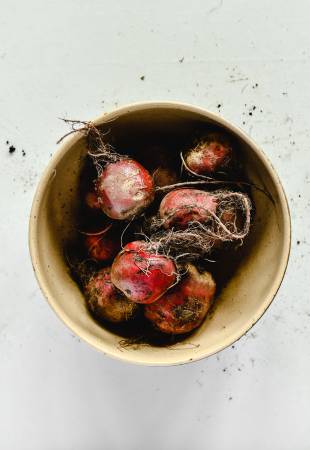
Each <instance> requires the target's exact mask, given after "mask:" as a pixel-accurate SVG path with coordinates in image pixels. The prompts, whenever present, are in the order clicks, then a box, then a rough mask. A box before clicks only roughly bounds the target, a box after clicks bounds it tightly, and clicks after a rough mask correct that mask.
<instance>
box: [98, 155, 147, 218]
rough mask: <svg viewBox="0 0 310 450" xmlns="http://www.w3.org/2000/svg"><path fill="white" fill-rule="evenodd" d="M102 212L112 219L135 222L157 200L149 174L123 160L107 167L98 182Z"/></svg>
mask: <svg viewBox="0 0 310 450" xmlns="http://www.w3.org/2000/svg"><path fill="white" fill-rule="evenodd" d="M96 193H97V196H98V201H99V203H100V207H101V209H102V211H103V212H104V213H105V214H106V215H107V216H109V217H110V218H112V219H117V220H124V219H127V220H128V219H132V218H133V217H135V216H137V215H138V214H140V213H141V212H142V211H143V210H144V209H145V208H147V207H148V206H149V204H150V203H151V202H152V201H153V199H154V184H153V179H152V177H151V175H150V174H149V172H148V171H147V170H146V169H145V168H144V167H143V166H141V164H139V163H138V162H137V161H134V160H133V159H126V158H123V159H120V160H118V161H116V162H114V163H109V164H107V165H106V166H105V168H104V169H103V171H102V172H101V174H100V175H99V176H98V178H97V180H96Z"/></svg>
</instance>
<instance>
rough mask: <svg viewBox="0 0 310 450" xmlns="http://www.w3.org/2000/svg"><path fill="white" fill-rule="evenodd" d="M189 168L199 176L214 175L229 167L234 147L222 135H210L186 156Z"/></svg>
mask: <svg viewBox="0 0 310 450" xmlns="http://www.w3.org/2000/svg"><path fill="white" fill-rule="evenodd" d="M184 160H185V164H186V166H187V168H188V169H189V170H190V171H192V172H195V173H196V174H199V175H205V174H213V173H214V172H217V171H219V170H223V169H225V168H227V167H228V166H229V164H230V163H231V160H232V147H231V143H230V141H229V139H228V138H227V137H226V136H225V135H223V134H221V133H209V134H208V135H207V136H205V137H204V138H203V139H201V140H200V141H199V142H198V144H197V145H196V146H195V147H194V148H192V149H190V150H189V151H187V153H186V154H185V158H184Z"/></svg>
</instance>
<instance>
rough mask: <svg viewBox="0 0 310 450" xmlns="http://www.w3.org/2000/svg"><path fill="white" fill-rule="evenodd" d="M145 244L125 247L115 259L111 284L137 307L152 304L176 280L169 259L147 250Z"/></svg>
mask: <svg viewBox="0 0 310 450" xmlns="http://www.w3.org/2000/svg"><path fill="white" fill-rule="evenodd" d="M148 247H149V245H148V244H147V243H146V242H144V241H134V242H130V243H129V244H127V245H126V246H125V247H124V249H123V250H122V251H121V252H120V253H119V254H118V256H117V257H116V258H115V259H114V262H113V264H112V270H111V279H112V282H113V284H114V285H115V286H116V287H117V288H118V289H119V290H121V291H122V292H123V293H124V294H125V295H126V297H128V298H129V299H130V300H132V301H133V302H137V303H152V302H154V301H155V300H157V299H158V298H159V297H161V296H162V295H163V294H164V293H165V292H166V291H167V289H169V288H170V287H171V286H172V285H173V284H174V283H175V282H176V279H177V275H176V273H177V269H176V266H175V264H174V262H173V261H172V259H170V258H168V257H166V256H164V255H158V254H156V252H155V251H153V250H150V249H149V248H148Z"/></svg>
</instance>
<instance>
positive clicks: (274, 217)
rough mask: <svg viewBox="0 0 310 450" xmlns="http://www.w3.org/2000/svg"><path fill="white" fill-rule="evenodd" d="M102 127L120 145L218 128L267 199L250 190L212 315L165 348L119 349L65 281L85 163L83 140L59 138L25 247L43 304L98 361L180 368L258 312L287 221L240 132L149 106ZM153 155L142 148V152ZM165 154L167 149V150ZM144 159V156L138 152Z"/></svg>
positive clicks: (272, 184)
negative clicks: (249, 219)
mask: <svg viewBox="0 0 310 450" xmlns="http://www.w3.org/2000/svg"><path fill="white" fill-rule="evenodd" d="M94 123H95V124H97V125H104V124H107V128H108V129H109V130H110V132H111V133H112V134H114V135H116V136H117V137H118V139H119V140H120V141H121V142H125V143H126V142H127V141H128V145H130V142H134V138H133V137H135V136H138V138H139V139H140V138H141V139H142V140H143V139H144V140H147V141H148V142H150V141H152V137H154V136H159V135H162V136H165V135H167V136H170V137H173V136H177V137H178V138H180V137H181V136H182V133H183V134H184V135H186V134H190V133H191V132H192V131H193V130H194V129H196V128H197V127H204V126H208V125H215V126H218V127H220V128H222V129H224V130H226V131H228V132H229V133H230V134H231V135H233V137H234V138H235V139H236V141H237V142H238V151H239V152H240V158H241V159H242V161H243V164H244V167H245V170H246V172H247V175H248V177H249V178H250V179H251V181H252V182H253V183H256V184H257V185H260V186H261V187H263V188H264V189H266V190H267V191H268V192H269V193H270V194H271V195H272V197H273V200H274V203H272V202H271V201H270V200H269V199H268V197H266V195H264V194H263V193H261V192H260V191H257V190H255V189H253V198H254V201H255V206H256V214H255V219H254V223H253V226H252V229H251V233H250V235H249V237H248V239H247V240H246V243H245V247H244V250H243V257H242V260H241V261H240V264H239V265H238V267H236V270H235V272H234V274H233V276H232V277H231V278H230V280H229V281H228V282H227V283H226V285H225V287H224V288H223V289H222V290H221V291H220V294H219V296H218V298H217V300H216V302H215V305H214V308H213V310H212V314H210V315H209V316H208V317H207V319H206V320H205V322H204V323H203V324H202V325H201V326H200V327H199V328H198V329H197V330H196V331H195V332H194V333H193V334H191V335H190V336H189V337H188V338H187V339H185V340H184V341H182V342H180V343H177V344H175V345H172V346H168V347H157V346H137V347H129V348H123V347H122V346H121V345H120V339H121V337H120V336H119V335H117V334H115V333H113V332H111V331H108V330H107V329H105V328H103V327H101V326H100V325H99V324H98V323H97V322H96V321H94V320H93V318H92V317H91V315H90V314H89V312H88V310H87V307H86V305H85V301H84V298H83V295H82V293H81V291H80V289H79V287H78V286H77V284H76V283H75V281H74V280H73V279H72V278H71V275H70V271H69V270H68V266H67V263H66V260H65V257H64V243H65V242H66V239H68V236H70V233H72V228H73V226H74V224H73V217H74V214H73V211H74V210H75V208H76V205H77V200H78V196H77V191H78V184H79V175H80V171H81V169H82V167H83V163H84V160H85V154H86V147H85V141H84V138H83V136H82V135H81V134H80V133H76V134H73V135H71V136H70V137H68V138H66V139H65V140H64V141H63V144H62V145H61V147H60V148H59V149H58V150H57V152H56V153H55V154H54V156H53V157H52V159H51V160H50V162H49V164H48V167H47V168H46V170H45V172H44V173H43V175H42V178H41V180H40V182H39V186H38V188H37V191H36V194H35V197H34V200H33V206H32V210H31V217H30V230H29V243H30V244H29V245H30V253H31V258H32V263H33V267H34V271H35V274H36V277H37V280H38V282H39V285H40V287H41V289H42V291H43V293H44V295H45V297H46V298H47V300H48V302H49V304H50V306H51V307H52V308H53V310H54V311H55V312H56V314H57V315H58V316H59V317H60V318H61V319H62V321H63V322H64V323H65V324H66V325H67V326H68V327H69V328H70V329H71V330H72V331H73V332H74V333H75V334H76V335H78V336H79V337H81V338H82V339H84V340H85V341H87V342H88V343H89V344H91V345H92V346H93V347H95V348H96V349H98V350H100V351H101V352H103V353H104V354H106V355H109V356H112V357H114V358H118V359H120V360H123V361H127V362H131V363H139V364H145V365H173V364H183V363H187V362H191V361H195V360H199V359H201V358H205V357H207V356H210V355H212V354H214V353H216V352H218V351H220V350H222V349H224V348H225V347H228V346H229V345H231V344H232V343H233V342H234V341H236V340H237V339H239V338H240V337H241V336H242V335H244V333H246V332H247V331H248V330H249V329H250V328H251V327H252V326H253V325H254V324H255V322H257V320H258V319H259V318H260V317H261V316H262V315H263V314H264V312H265V311H266V309H267V308H268V306H269V305H270V303H271V302H272V300H273V298H274V297H275V295H276V293H277V290H278V289H279V286H280V284H281V281H282V279H283V276H284V273H285V270H286V266H287V262H288V258H289V251H290V215H289V209H288V204H287V201H286V197H285V194H284V191H283V188H282V186H281V183H280V180H279V178H278V176H277V174H276V173H275V170H274V169H273V167H272V165H271V164H270V162H269V161H268V159H267V158H266V156H265V155H264V153H263V152H262V150H261V149H260V148H259V147H258V146H257V145H256V144H255V142H253V141H252V139H250V138H249V137H248V136H247V135H246V134H245V133H244V132H243V131H242V130H240V129H239V128H237V127H236V126H234V125H232V124H231V123H229V122H228V121H226V120H224V119H223V118H222V117H220V116H218V115H216V114H214V113H211V112H209V111H207V110H205V109H202V108H198V107H196V106H191V105H186V104H181V103H172V102H152V103H140V104H133V105H129V106H126V107H122V108H119V109H116V110H114V111H113V112H111V113H105V114H103V115H101V116H100V117H98V118H97V119H95V120H94ZM152 151H154V150H152V149H151V147H148V146H146V147H145V152H150V153H149V156H150V157H151V152H152ZM167 151H169V150H167ZM145 157H146V158H148V154H147V153H146V154H145Z"/></svg>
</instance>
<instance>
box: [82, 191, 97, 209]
mask: <svg viewBox="0 0 310 450" xmlns="http://www.w3.org/2000/svg"><path fill="white" fill-rule="evenodd" d="M85 203H86V205H87V206H88V207H89V208H90V209H93V210H100V202H99V199H98V195H97V194H96V193H95V192H88V193H87V194H86V196H85Z"/></svg>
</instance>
